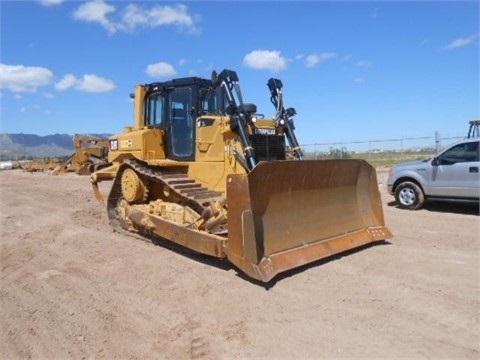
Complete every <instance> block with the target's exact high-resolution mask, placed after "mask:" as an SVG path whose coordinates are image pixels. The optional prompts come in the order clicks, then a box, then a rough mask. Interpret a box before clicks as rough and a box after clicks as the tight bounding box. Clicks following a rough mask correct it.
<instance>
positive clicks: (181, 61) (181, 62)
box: [178, 59, 188, 66]
mask: <svg viewBox="0 0 480 360" xmlns="http://www.w3.org/2000/svg"><path fill="white" fill-rule="evenodd" d="M187 62H188V61H187V59H180V61H179V62H178V65H180V66H182V65H185V64H186V63H187Z"/></svg>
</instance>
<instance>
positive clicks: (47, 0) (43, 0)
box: [40, 0, 63, 6]
mask: <svg viewBox="0 0 480 360" xmlns="http://www.w3.org/2000/svg"><path fill="white" fill-rule="evenodd" d="M61 3H63V0H40V4H42V5H43V6H55V5H60V4H61Z"/></svg>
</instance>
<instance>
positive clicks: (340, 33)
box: [0, 0, 480, 144]
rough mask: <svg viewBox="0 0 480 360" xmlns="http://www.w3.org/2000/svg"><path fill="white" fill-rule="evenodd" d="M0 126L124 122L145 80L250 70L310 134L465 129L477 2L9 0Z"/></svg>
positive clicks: (4, 8)
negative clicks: (278, 87)
mask: <svg viewBox="0 0 480 360" xmlns="http://www.w3.org/2000/svg"><path fill="white" fill-rule="evenodd" d="M0 11H1V15H0V16H1V19H0V21H1V34H0V37H1V53H0V60H1V61H0V62H1V67H0V100H1V108H0V116H1V127H0V132H3V133H28V134H38V135H48V134H54V133H67V134H74V133H84V134H86V133H118V132H121V131H122V129H123V127H124V126H128V125H130V124H132V122H133V119H132V115H133V109H132V103H131V101H130V99H129V94H130V93H131V92H132V91H133V87H134V85H135V84H137V83H149V82H154V81H162V80H168V79H171V78H174V77H185V76H201V77H207V78H209V77H210V74H211V71H212V70H213V69H215V70H217V71H221V70H222V69H224V68H229V69H233V70H235V71H237V73H238V75H239V78H240V85H241V88H242V92H243V97H244V100H245V102H251V103H255V104H256V105H257V108H258V110H259V112H260V113H263V114H265V115H266V116H273V114H274V108H273V105H272V104H271V103H270V93H269V90H268V88H267V85H266V83H267V81H268V79H269V78H270V77H276V78H279V79H281V80H282V82H283V84H284V89H283V90H284V91H283V93H284V98H285V103H286V106H287V107H294V108H295V109H296V110H297V113H298V115H297V116H296V117H295V125H296V130H297V137H298V138H299V141H300V143H301V144H312V143H330V142H341V141H354V140H358V141H367V140H376V139H389V138H400V137H422V136H433V134H434V132H435V131H438V132H439V133H440V134H441V135H442V136H445V137H448V136H451V137H454V136H465V135H466V133H467V131H468V121H469V120H471V119H479V118H480V105H479V101H480V100H479V99H480V94H479V82H480V79H479V36H480V34H479V31H480V30H479V2H477V1H455V2H443V1H423V2H422V1H411V2H393V1H375V2H366V1H365V2H363V1H362V2H359V1H356V2H348V1H337V2H334V1H330V2H326V1H308V2H302V1H238V2H235V1H228V2H227V1H189V2H188V1H187V2H167V1H146V2H142V1H105V0H95V1H61V0H43V1H1V2H0Z"/></svg>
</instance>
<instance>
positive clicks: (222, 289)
mask: <svg viewBox="0 0 480 360" xmlns="http://www.w3.org/2000/svg"><path fill="white" fill-rule="evenodd" d="M386 175H387V174H386V172H379V174H378V180H379V186H380V190H381V192H382V199H383V202H384V212H385V217H386V222H387V225H388V227H389V228H390V229H391V231H392V232H393V233H394V235H395V236H394V238H393V239H391V240H390V241H389V242H387V243H385V244H380V245H374V246H369V247H366V248H363V249H360V250H359V251H352V252H350V253H348V254H346V255H345V256H338V257H335V258H333V259H329V260H327V261H320V262H317V263H314V264H311V265H309V266H305V267H302V268H300V269H297V270H295V271H291V272H288V273H285V274H282V276H280V277H278V278H276V281H274V282H272V283H270V284H268V285H267V286H263V285H260V284H258V283H254V282H251V281H249V280H248V279H246V278H244V277H243V276H241V275H240V274H239V272H238V271H236V269H234V268H232V267H231V266H230V265H229V264H228V263H226V262H222V261H217V260H214V259H210V258H206V257H204V256H200V255H196V254H194V253H192V252H190V251H184V250H182V249H179V248H178V247H175V246H173V247H172V246H158V245H153V244H149V243H147V242H143V241H139V240H137V239H134V238H132V237H130V236H127V235H122V234H118V233H113V232H112V231H111V229H110V226H109V225H108V221H107V217H106V211H105V210H104V209H103V208H102V207H101V206H100V205H99V204H98V203H97V202H96V200H95V199H94V197H93V193H92V191H91V187H90V183H89V178H88V177H82V176H77V175H75V174H67V175H61V176H49V175H46V174H41V173H34V174H30V173H24V172H22V171H20V170H13V171H2V172H0V191H1V193H0V221H1V223H0V226H1V243H0V267H1V274H0V276H1V278H0V308H1V310H0V326H1V327H0V336H1V338H0V358H2V359H25V358H32V359H68V358H72V359H77V358H80V359H81V358H94V359H97V358H98V359H102V358H105V359H111V358H118V359H159V358H167V359H179V358H181V359H188V358H191V359H200V358H207V359H226V358H272V359H273V358H280V357H281V358H306V357H310V358H325V359H327V358H339V357H342V358H353V357H355V358H360V357H363V358H366V357H368V358H371V357H389V358H391V357H414V358H438V357H446V358H462V359H478V358H479V357H480V354H479V351H480V349H479V347H480V312H479V309H480V236H479V235H480V223H479V219H480V218H479V216H478V206H477V205H467V204H457V205H451V204H449V205H445V204H438V203H437V204H435V203H433V204H430V205H428V206H427V207H426V208H425V209H423V210H420V211H417V212H410V211H402V210H400V209H397V208H396V207H395V204H394V203H393V202H392V200H393V198H392V197H390V196H389V195H387V194H386V192H385V191H386V185H385V183H386ZM101 185H102V191H104V192H105V193H106V192H108V190H109V188H108V184H101Z"/></svg>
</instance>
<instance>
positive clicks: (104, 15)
mask: <svg viewBox="0 0 480 360" xmlns="http://www.w3.org/2000/svg"><path fill="white" fill-rule="evenodd" d="M114 13H115V7H114V6H113V5H109V4H107V3H106V2H105V1H104V0H92V1H89V2H87V3H85V4H82V5H80V6H79V7H78V8H77V9H76V10H75V11H74V13H73V17H74V19H76V20H80V21H86V22H91V23H98V24H100V25H101V26H102V27H103V28H105V29H106V30H107V31H108V32H109V33H111V34H113V33H116V32H117V31H131V30H134V29H136V28H137V27H147V28H156V27H160V26H177V27H180V28H182V29H186V30H187V31H189V32H191V33H198V32H199V29H198V27H197V25H196V21H197V19H198V16H194V15H191V14H189V12H188V7H187V6H186V5H182V4H177V5H175V6H170V5H156V6H153V7H151V8H149V9H143V8H141V7H140V6H138V5H137V4H129V5H127V6H126V7H125V9H124V10H123V15H121V18H120V19H119V20H114V19H112V18H111V17H113V16H114Z"/></svg>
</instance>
